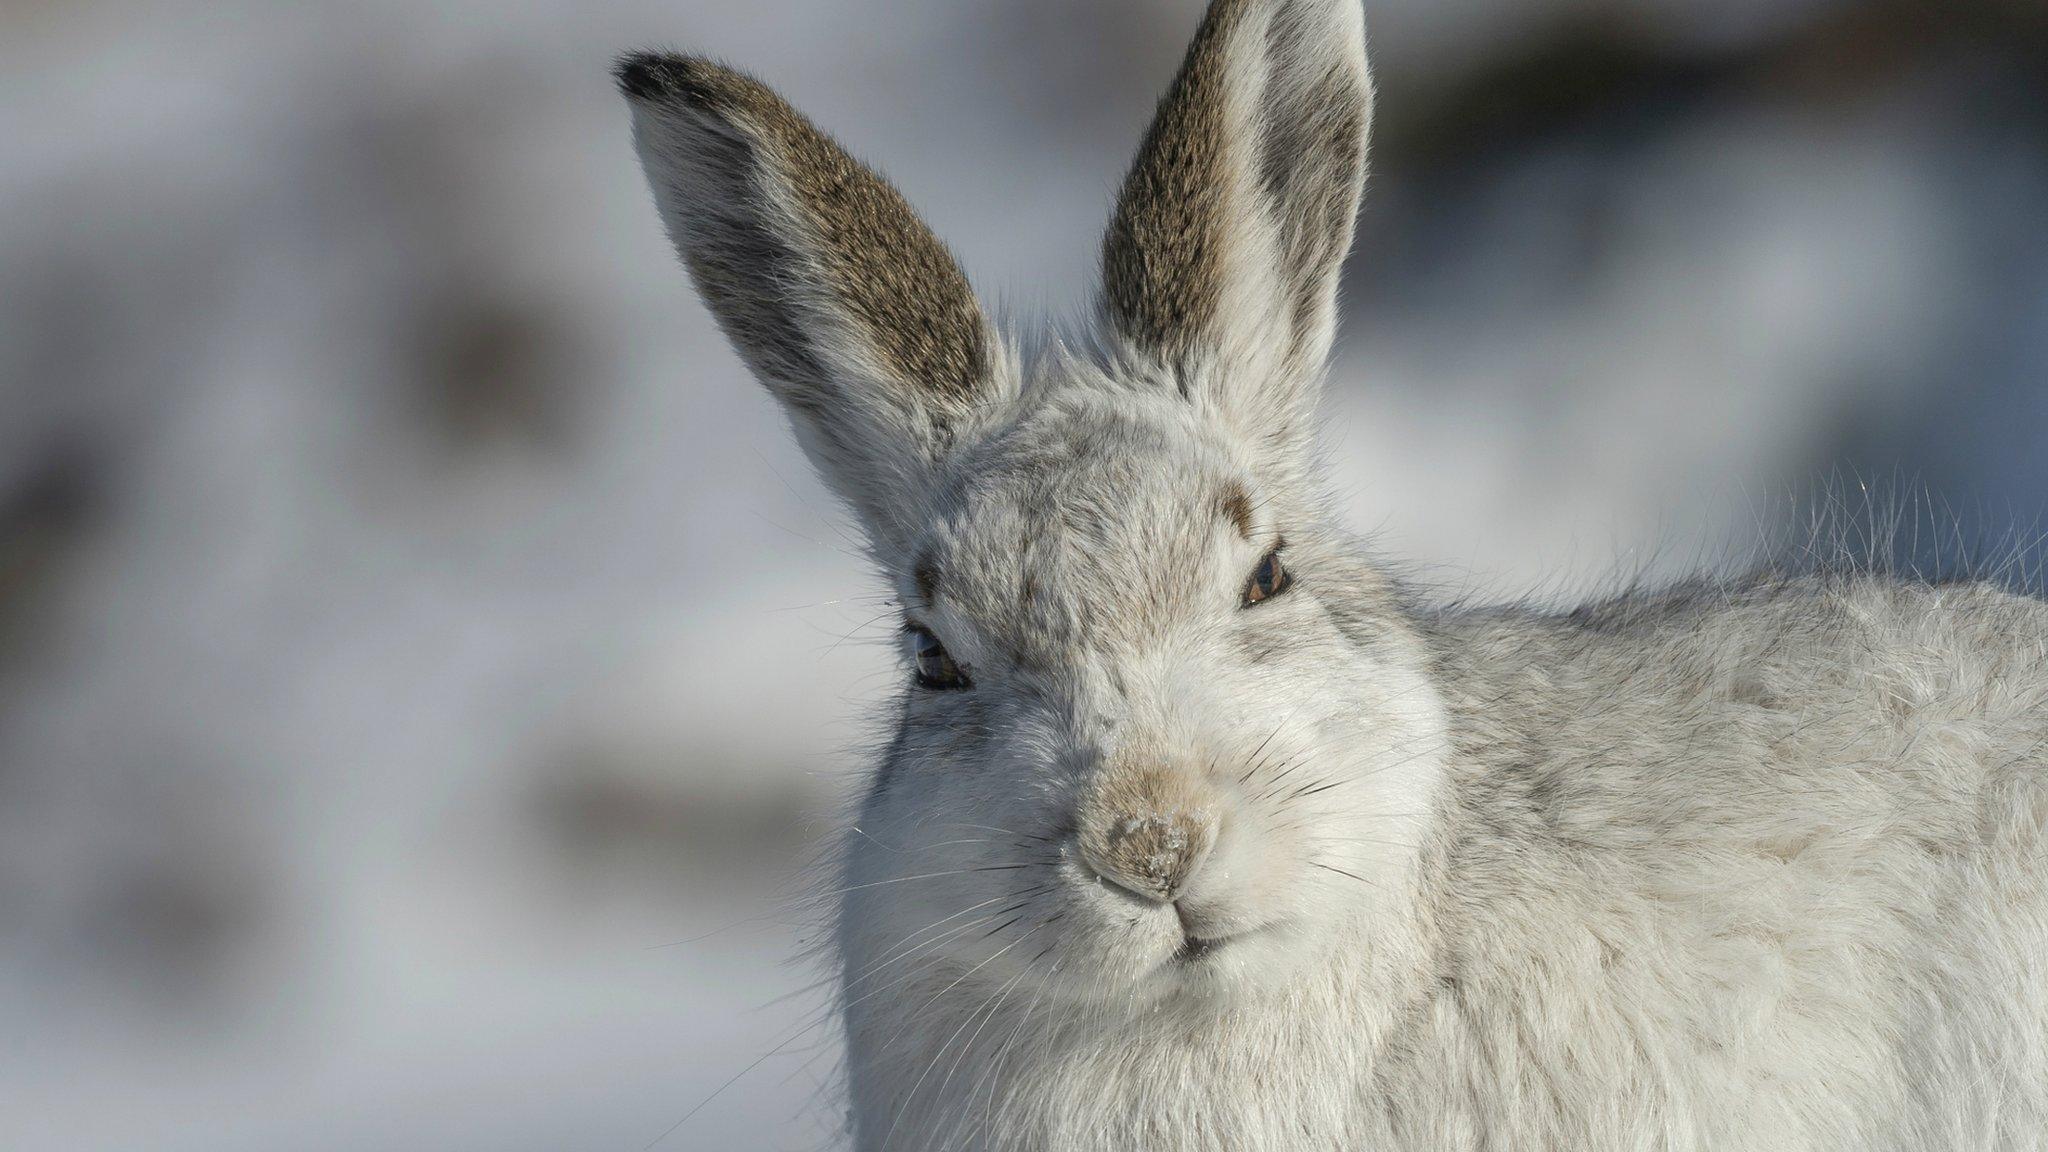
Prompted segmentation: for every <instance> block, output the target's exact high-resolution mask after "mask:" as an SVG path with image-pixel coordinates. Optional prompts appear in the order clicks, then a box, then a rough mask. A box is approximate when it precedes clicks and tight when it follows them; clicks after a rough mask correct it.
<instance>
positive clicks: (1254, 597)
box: [1244, 548, 1294, 608]
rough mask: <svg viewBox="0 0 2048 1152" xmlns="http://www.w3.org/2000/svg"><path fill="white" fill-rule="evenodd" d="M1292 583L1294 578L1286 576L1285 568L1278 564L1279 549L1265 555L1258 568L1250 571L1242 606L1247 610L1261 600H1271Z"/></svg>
mask: <svg viewBox="0 0 2048 1152" xmlns="http://www.w3.org/2000/svg"><path fill="white" fill-rule="evenodd" d="M1293 583H1294V577H1292V576H1289V575H1288V574H1287V568H1286V566H1285V565H1283V564H1281V563H1280V549H1279V548H1275V549H1273V550H1272V551H1271V552H1268V553H1266V556H1265V558H1264V559H1262V560H1260V561H1259V566H1258V567H1257V568H1254V569H1252V578H1251V580H1250V581H1249V582H1247V583H1246V584H1245V586H1244V606H1245V607H1247V608H1249V607H1251V606H1252V605H1254V604H1257V603H1259V602H1260V601H1262V600H1271V599H1272V598H1273V597H1275V596H1278V595H1279V594H1281V593H1282V592H1285V591H1287V589H1288V588H1289V587H1290V586H1291V585H1292V584H1293Z"/></svg>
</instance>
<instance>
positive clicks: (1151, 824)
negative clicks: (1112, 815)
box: [1081, 812, 1216, 904]
mask: <svg viewBox="0 0 2048 1152" xmlns="http://www.w3.org/2000/svg"><path fill="white" fill-rule="evenodd" d="M1215 838H1216V821H1215V819H1214V817H1212V816H1209V815H1207V814H1205V813H1200V812H1173V813H1153V814H1148V815H1144V816H1124V817H1120V818H1117V819H1114V820H1109V821H1105V822H1103V823H1102V824H1101V825H1099V826H1097V827H1094V828H1090V829H1087V830H1084V831H1083V832H1082V833H1081V858H1082V859H1083V860H1085V861H1087V862H1088V866H1089V867H1090V868H1092V869H1094V870H1095V873H1096V875H1098V876H1101V877H1102V878H1103V879H1104V880H1107V881H1109V882H1110V883H1112V884H1115V885H1116V886H1117V887H1119V888H1123V889H1125V890H1127V891H1129V892H1131V893H1133V894H1135V895H1138V896H1142V897H1144V898H1145V899H1147V900H1156V901H1158V902H1160V903H1162V904H1164V903H1168V902H1170V901H1172V900H1173V899H1174V898H1175V897H1177V896H1179V895H1180V893H1181V889H1183V888H1185V887H1186V886H1187V882H1188V879H1189V877H1191V876H1193V875H1194V874H1195V869H1197V868H1199V867H1200V866H1201V863H1202V858H1203V857H1204V856H1206V855H1208V852H1209V845H1210V844H1211V843H1212V842H1213V841H1214V840H1215Z"/></svg>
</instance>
